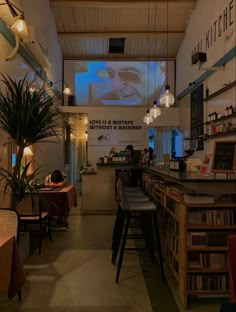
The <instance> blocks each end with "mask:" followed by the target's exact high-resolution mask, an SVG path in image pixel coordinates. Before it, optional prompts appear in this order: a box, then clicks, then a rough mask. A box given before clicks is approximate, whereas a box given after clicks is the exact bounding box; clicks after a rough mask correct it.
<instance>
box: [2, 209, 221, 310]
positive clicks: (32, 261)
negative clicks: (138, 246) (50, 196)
mask: <svg viewBox="0 0 236 312" xmlns="http://www.w3.org/2000/svg"><path fill="white" fill-rule="evenodd" d="M69 221H70V226H69V230H68V231H66V232H65V231H64V232H63V231H56V232H53V242H52V243H50V242H49V241H48V240H45V241H44V242H43V250H42V255H41V256H39V255H38V251H37V250H35V252H34V253H33V254H32V255H31V256H30V258H29V259H28V260H27V262H26V264H25V269H26V272H27V283H26V285H25V286H24V288H23V292H22V295H23V299H22V301H21V302H19V301H18V300H17V299H14V300H12V301H9V300H8V299H7V298H6V296H2V297H0V311H1V312H94V311H96V312H178V311H179V309H178V308H177V305H176V303H175V301H174V299H173V297H172V294H171V292H170V290H169V288H168V286H167V285H166V284H165V283H163V282H162V280H161V278H160V271H159V268H158V267H157V265H154V264H152V263H151V261H150V260H149V257H148V256H145V255H142V256H138V255H137V254H136V253H134V252H133V251H132V252H127V253H126V254H125V259H124V265H123V267H122V271H121V276H120V282H119V284H116V283H115V274H116V267H115V266H113V265H112V264H111V261H110V258H111V249H110V246H111V233H112V226H113V222H114V216H113V215H92V214H88V215H80V210H79V207H77V208H74V209H73V211H72V213H71V216H70V218H69ZM191 311H193V312H200V311H201V312H203V311H207V312H211V311H216V312H218V311H219V304H210V305H206V304H202V303H199V302H198V303H197V304H193V305H192V306H191Z"/></svg>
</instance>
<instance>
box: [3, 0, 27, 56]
mask: <svg viewBox="0 0 236 312" xmlns="http://www.w3.org/2000/svg"><path fill="white" fill-rule="evenodd" d="M0 5H7V6H8V8H9V10H10V12H11V14H12V16H13V17H14V19H15V22H14V23H13V25H12V26H11V30H12V31H13V33H14V36H15V41H16V42H15V47H14V49H13V51H12V52H11V54H10V55H8V56H7V57H6V60H10V59H12V58H13V57H14V56H15V55H16V53H17V51H18V49H19V47H20V38H21V37H27V36H28V29H27V26H26V22H25V20H24V12H23V11H22V10H21V9H19V8H18V7H17V6H15V5H14V4H13V3H12V2H11V1H9V0H6V2H4V3H0ZM17 11H18V12H19V14H18V13H17Z"/></svg>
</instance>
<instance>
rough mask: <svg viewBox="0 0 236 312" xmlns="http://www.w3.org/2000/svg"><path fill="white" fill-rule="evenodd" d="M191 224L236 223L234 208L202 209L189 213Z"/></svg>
mask: <svg viewBox="0 0 236 312" xmlns="http://www.w3.org/2000/svg"><path fill="white" fill-rule="evenodd" d="M188 222H189V224H199V225H200V224H208V225H226V224H227V225H232V224H236V211H235V210H234V209H232V208H231V209H214V210H213V209H201V210H198V211H191V212H189V214H188Z"/></svg>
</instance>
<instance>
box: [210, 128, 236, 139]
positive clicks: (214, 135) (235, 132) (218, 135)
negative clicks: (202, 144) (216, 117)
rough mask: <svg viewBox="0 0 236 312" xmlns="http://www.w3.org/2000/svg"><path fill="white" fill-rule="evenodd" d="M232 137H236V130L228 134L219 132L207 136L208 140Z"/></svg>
mask: <svg viewBox="0 0 236 312" xmlns="http://www.w3.org/2000/svg"><path fill="white" fill-rule="evenodd" d="M230 135H236V129H234V130H230V131H227V132H219V133H216V134H210V135H208V136H207V139H214V138H223V137H226V136H230Z"/></svg>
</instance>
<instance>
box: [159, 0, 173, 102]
mask: <svg viewBox="0 0 236 312" xmlns="http://www.w3.org/2000/svg"><path fill="white" fill-rule="evenodd" d="M166 11H167V13H166V14H167V18H166V25H167V27H166V51H167V53H166V54H167V61H166V62H167V66H166V67H167V71H166V80H167V84H166V86H165V93H164V94H163V95H161V96H160V104H161V106H164V107H171V106H173V105H174V103H175V98H174V96H173V94H172V93H171V92H170V86H169V84H168V63H169V51H168V50H169V49H168V48H169V46H168V45H169V42H168V33H169V29H168V26H169V6H168V0H166Z"/></svg>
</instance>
